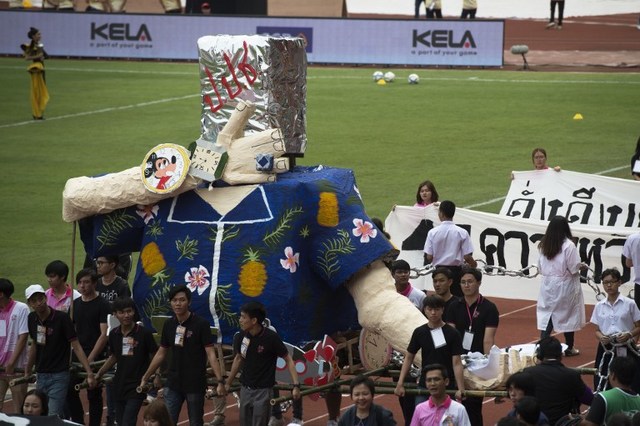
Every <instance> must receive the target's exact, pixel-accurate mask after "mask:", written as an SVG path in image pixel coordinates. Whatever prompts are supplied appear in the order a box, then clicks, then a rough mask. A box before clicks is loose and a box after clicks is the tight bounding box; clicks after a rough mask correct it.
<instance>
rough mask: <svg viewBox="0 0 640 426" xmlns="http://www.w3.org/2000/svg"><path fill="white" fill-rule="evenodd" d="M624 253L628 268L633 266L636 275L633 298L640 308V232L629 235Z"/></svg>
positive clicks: (623, 249)
mask: <svg viewBox="0 0 640 426" xmlns="http://www.w3.org/2000/svg"><path fill="white" fill-rule="evenodd" d="M622 255H623V256H624V258H625V264H626V265H627V268H633V274H634V275H635V279H634V282H635V286H634V290H633V298H634V299H635V301H636V305H637V306H638V308H640V232H639V233H637V234H633V235H629V238H627V241H625V243H624V247H623V248H622Z"/></svg>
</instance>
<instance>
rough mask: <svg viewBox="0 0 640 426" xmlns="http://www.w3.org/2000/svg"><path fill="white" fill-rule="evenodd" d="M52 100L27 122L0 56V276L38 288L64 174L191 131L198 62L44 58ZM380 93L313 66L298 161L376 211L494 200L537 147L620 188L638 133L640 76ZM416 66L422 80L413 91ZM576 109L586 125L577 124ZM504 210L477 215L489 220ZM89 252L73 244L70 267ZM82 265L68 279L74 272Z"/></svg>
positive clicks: (125, 157) (9, 64)
mask: <svg viewBox="0 0 640 426" xmlns="http://www.w3.org/2000/svg"><path fill="white" fill-rule="evenodd" d="M46 65H47V83H48V87H49V91H50V94H51V101H50V103H49V106H48V108H47V111H46V114H45V116H46V117H47V120H45V121H44V122H34V121H31V110H30V106H29V101H28V90H29V80H28V75H27V73H26V71H25V70H26V63H25V61H24V60H21V59H15V58H0V87H1V88H2V89H0V90H1V93H2V96H1V99H2V100H1V103H0V109H1V112H2V113H1V114H0V143H1V147H2V150H1V151H0V152H1V154H0V155H1V158H2V162H3V163H4V164H5V166H7V169H5V172H4V176H5V177H4V182H3V183H2V185H1V186H0V199H1V200H2V208H1V209H0V235H1V237H0V276H3V277H8V278H10V279H11V280H12V281H13V282H14V283H15V284H16V285H17V288H18V290H17V292H16V296H17V298H18V299H23V297H22V296H23V293H22V289H23V288H24V287H25V286H26V285H27V284H30V283H42V284H46V281H45V277H44V267H45V265H46V264H47V263H48V262H49V261H51V260H53V259H62V260H64V261H66V262H68V263H69V262H70V260H71V256H72V255H71V247H72V234H73V226H72V225H71V224H67V223H64V222H63V221H62V219H61V204H62V189H63V187H64V183H65V181H66V180H67V179H68V178H71V177H75V176H81V175H96V174H101V173H105V172H115V171H119V170H123V169H125V168H128V167H131V166H134V165H137V164H140V163H141V161H142V158H143V156H144V155H145V153H146V152H147V151H148V150H149V149H150V148H151V147H153V146H154V145H156V144H158V143H162V142H175V143H179V144H182V145H185V146H186V145H188V144H189V143H190V142H192V141H193V140H195V139H196V138H197V137H198V135H199V131H200V121H199V119H200V97H199V79H198V66H197V64H195V63H189V64H185V63H158V62H119V61H89V60H86V61H77V60H60V59H56V60H49V61H48V62H47V64H46ZM394 71H395V73H396V75H397V76H398V79H397V81H396V82H395V83H393V84H388V85H386V86H378V85H376V84H374V83H373V82H372V81H371V74H372V72H373V70H372V69H368V68H356V69H352V68H313V67H312V68H310V69H309V72H308V74H309V75H308V77H309V78H308V92H307V112H308V114H307V134H308V139H309V144H308V148H307V151H306V155H305V157H304V158H303V159H301V160H299V164H303V165H313V164H327V165H333V166H341V167H348V168H352V169H354V170H355V172H356V177H357V179H358V184H359V187H360V191H361V194H362V196H363V198H364V201H365V205H366V207H367V211H368V213H369V215H371V216H379V217H382V218H384V217H385V216H386V215H387V214H388V212H389V210H390V209H391V207H392V206H393V205H394V204H412V203H413V202H414V197H415V191H416V186H417V184H418V183H419V182H420V181H422V180H424V179H430V180H432V181H434V183H435V184H436V187H437V189H438V191H439V192H440V195H441V199H451V200H453V201H455V202H456V203H457V204H458V205H459V206H469V205H476V204H481V203H484V202H486V201H488V200H492V199H495V198H499V197H502V196H504V195H505V194H506V191H507V189H508V186H509V173H510V172H511V171H512V170H526V169H529V168H531V161H530V153H531V150H532V148H534V147H537V146H542V147H545V148H546V149H547V151H548V153H549V163H550V164H551V165H561V166H562V167H563V168H564V169H568V170H575V171H581V172H586V173H597V172H605V173H604V174H606V175H607V176H617V177H624V178H627V177H628V176H629V168H628V164H629V159H630V157H631V155H632V153H633V150H634V148H635V143H636V140H637V138H638V135H640V102H639V100H640V74H622V73H603V74H600V73H597V74H594V73H568V72H566V73H543V72H507V71H489V70H424V69H423V70H411V69H396V70H394ZM412 72H416V73H418V74H419V75H420V77H421V81H420V84H418V85H409V84H407V83H406V77H407V75H408V74H410V73H412ZM576 113H581V114H582V115H583V117H584V120H582V121H575V120H573V116H574V114H576ZM500 205H501V202H500V201H497V202H493V203H489V204H484V205H482V206H479V207H476V208H478V209H481V210H484V211H489V212H497V211H498V210H499V208H500ZM83 257H84V251H83V250H82V246H81V244H80V243H79V241H78V245H77V249H76V259H79V260H78V261H77V262H76V268H77V267H78V266H81V265H80V264H81V260H82V259H83ZM76 270H77V269H76Z"/></svg>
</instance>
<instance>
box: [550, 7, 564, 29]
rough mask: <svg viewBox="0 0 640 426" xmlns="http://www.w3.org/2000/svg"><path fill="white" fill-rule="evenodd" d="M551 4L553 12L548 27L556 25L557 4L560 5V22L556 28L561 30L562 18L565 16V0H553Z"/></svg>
mask: <svg viewBox="0 0 640 426" xmlns="http://www.w3.org/2000/svg"><path fill="white" fill-rule="evenodd" d="M550 6H551V14H550V16H549V23H548V24H547V29H550V28H553V27H556V21H555V13H556V6H558V23H557V27H556V28H557V29H559V30H561V29H562V18H563V16H564V0H551V4H550Z"/></svg>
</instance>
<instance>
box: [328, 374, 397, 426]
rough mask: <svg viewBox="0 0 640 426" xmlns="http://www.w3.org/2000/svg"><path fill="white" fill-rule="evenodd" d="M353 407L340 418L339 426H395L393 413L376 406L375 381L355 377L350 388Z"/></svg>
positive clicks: (363, 377)
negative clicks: (374, 401)
mask: <svg viewBox="0 0 640 426" xmlns="http://www.w3.org/2000/svg"><path fill="white" fill-rule="evenodd" d="M349 387H350V388H351V392H350V393H351V400H352V401H353V403H354V404H353V406H352V407H351V408H349V409H347V411H345V412H344V414H343V415H342V416H341V417H340V420H339V421H338V426H358V425H365V424H367V425H369V424H371V425H377V426H395V425H396V421H395V420H394V419H393V413H392V412H391V411H389V410H387V409H386V408H384V407H382V406H380V405H377V404H374V403H373V397H374V396H375V393H376V392H375V385H374V383H373V380H371V379H370V378H369V377H365V376H357V377H355V378H354V379H353V380H352V381H351V384H350V386H349Z"/></svg>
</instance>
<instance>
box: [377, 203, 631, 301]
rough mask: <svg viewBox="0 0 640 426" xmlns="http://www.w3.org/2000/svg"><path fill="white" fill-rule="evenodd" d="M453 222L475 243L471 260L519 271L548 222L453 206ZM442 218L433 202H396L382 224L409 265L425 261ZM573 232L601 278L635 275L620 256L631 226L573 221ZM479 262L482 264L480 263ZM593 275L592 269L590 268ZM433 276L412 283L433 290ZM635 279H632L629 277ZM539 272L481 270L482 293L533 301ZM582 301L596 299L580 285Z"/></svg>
mask: <svg viewBox="0 0 640 426" xmlns="http://www.w3.org/2000/svg"><path fill="white" fill-rule="evenodd" d="M454 222H455V223H456V224H457V225H458V226H461V227H463V228H464V229H466V230H467V231H468V232H469V235H470V236H471V241H472V242H473V247H474V252H473V257H474V258H475V259H481V260H483V261H485V262H486V263H487V264H488V265H499V266H503V267H505V268H506V269H507V270H510V271H518V270H521V269H523V268H525V267H527V266H529V265H536V264H537V263H538V249H537V245H538V242H539V241H540V238H541V237H542V236H543V235H544V232H545V230H546V227H547V222H546V221H540V220H534V219H520V218H514V217H508V216H502V215H496V214H491V213H483V212H477V211H473V210H467V209H457V210H456V214H455V217H454ZM439 223H440V221H439V219H438V211H437V207H435V206H429V207H407V206H396V208H395V209H394V210H393V211H392V212H391V213H389V216H387V218H386V221H385V229H386V231H387V232H389V234H391V241H392V242H393V243H394V245H395V246H396V247H397V248H398V249H399V250H400V256H399V258H400V259H404V260H406V261H407V262H409V264H410V265H411V267H412V268H419V267H421V266H423V263H424V260H423V259H424V253H423V249H424V243H425V240H426V238H427V233H428V232H429V230H430V229H432V228H433V227H434V226H437V225H438V224H439ZM571 231H572V233H573V236H574V237H577V238H578V245H577V246H578V252H579V254H580V258H581V259H582V261H583V262H584V263H586V264H587V265H589V267H590V268H591V269H593V270H594V273H595V276H596V277H598V278H599V276H600V274H601V273H602V271H603V270H604V269H607V268H612V267H617V268H618V269H619V270H620V271H621V272H622V273H623V281H624V282H627V281H629V280H630V278H632V277H633V271H631V270H630V269H629V268H627V267H626V266H625V265H624V264H623V262H622V260H621V255H622V246H623V245H624V242H625V240H626V237H627V236H628V235H630V234H631V233H633V231H632V230H631V229H627V230H625V229H617V230H615V232H611V231H610V230H607V229H606V228H601V227H600V228H596V227H585V226H578V225H572V227H571ZM479 266H480V265H479ZM590 274H591V273H590ZM431 278H432V277H431V275H428V276H425V277H421V278H419V279H417V280H412V281H411V283H412V285H414V286H416V287H418V288H420V289H423V290H424V289H426V290H433V285H432V282H431ZM631 282H633V281H631ZM539 286H540V277H536V278H518V277H515V278H514V277H508V276H490V275H485V276H484V278H483V281H482V287H481V290H480V291H481V292H482V293H483V294H484V295H486V296H493V297H504V298H513V299H525V300H536V299H537V297H538V290H539ZM632 287H633V286H632V285H630V284H625V285H623V286H622V287H621V291H622V292H623V293H624V294H627V293H628V291H629V290H630V289H631V288H632ZM583 290H584V295H585V302H586V303H595V302H596V298H595V292H594V291H593V290H592V289H590V288H589V287H588V286H587V285H586V284H583Z"/></svg>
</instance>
